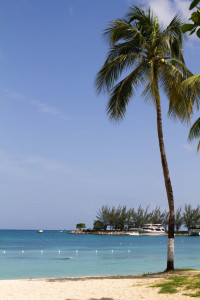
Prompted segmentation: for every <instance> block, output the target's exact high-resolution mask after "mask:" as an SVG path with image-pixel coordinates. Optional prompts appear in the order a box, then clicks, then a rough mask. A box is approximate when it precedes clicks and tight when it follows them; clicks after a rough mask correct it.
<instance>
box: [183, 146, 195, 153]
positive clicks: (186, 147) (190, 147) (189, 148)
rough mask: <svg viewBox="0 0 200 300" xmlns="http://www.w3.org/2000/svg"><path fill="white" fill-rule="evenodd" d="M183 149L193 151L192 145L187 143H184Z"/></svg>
mask: <svg viewBox="0 0 200 300" xmlns="http://www.w3.org/2000/svg"><path fill="white" fill-rule="evenodd" d="M183 149H184V150H185V151H188V152H190V151H193V147H192V146H191V145H189V144H184V145H183Z"/></svg>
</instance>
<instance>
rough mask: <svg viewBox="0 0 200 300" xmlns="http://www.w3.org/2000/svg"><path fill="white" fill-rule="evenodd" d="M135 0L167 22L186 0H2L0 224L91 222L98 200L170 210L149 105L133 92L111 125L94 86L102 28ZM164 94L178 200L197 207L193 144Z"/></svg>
mask: <svg viewBox="0 0 200 300" xmlns="http://www.w3.org/2000/svg"><path fill="white" fill-rule="evenodd" d="M138 3H140V4H141V5H148V4H150V5H151V7H152V8H153V9H154V10H155V12H156V14H158V16H159V19H160V20H161V21H162V22H163V23H164V24H165V23H167V22H169V20H170V19H171V18H172V17H173V15H174V14H175V13H177V12H181V13H182V14H183V15H184V16H185V18H186V19H187V17H188V14H189V12H188V7H189V3H190V1H188V0H186V1H184V0H174V1H169V0H160V1H158V0H149V1H145V0H144V1H140V2H137V1H129V0H95V1H94V0H85V1H82V0H75V1H74V0H73V1H72V0H59V1H55V0H43V1H34V0H17V1H12V0H0V7H1V9H0V20H1V21H0V22H1V44H0V64H1V68H0V70H1V81H0V202H1V209H0V228H21V229H28V228H30V229H31V228H42V229H59V228H66V229H67V228H69V229H70V228H71V229H72V228H75V224H76V223H78V222H85V223H86V225H87V227H91V226H92V223H93V220H94V219H95V216H96V211H97V210H98V209H99V208H100V207H101V206H102V205H103V204H108V205H110V206H112V205H115V206H118V205H119V204H121V205H127V207H128V208H129V207H135V208H137V207H138V205H139V204H142V205H143V206H144V207H145V206H147V205H149V204H150V205H151V208H154V207H155V206H157V205H159V206H160V207H161V208H162V209H165V208H167V198H166V194H165V189H164V181H163V177H162V169H161V163H160V154H159V148H158V141H157V132H156V114H155V109H154V107H153V106H152V105H151V104H147V103H145V102H144V100H143V99H142V98H141V95H140V93H138V94H137V95H136V96H135V98H134V99H133V101H131V103H130V105H129V107H128V110H127V115H126V118H125V119H124V121H123V122H121V123H120V124H115V123H112V122H110V121H109V120H108V117H107V116H106V114H105V107H106V101H107V96H105V95H101V96H98V97H97V95H96V92H95V86H94V80H95V75H96V73H97V72H98V70H99V69H100V67H101V66H102V64H103V62H104V59H105V56H106V52H107V49H108V48H107V44H106V41H105V40H104V39H103V38H102V32H103V30H104V29H105V28H106V26H107V25H108V22H109V21H111V20H113V19H115V18H119V17H123V16H124V14H125V13H126V12H127V9H128V6H130V5H131V4H137V5H138ZM199 47H200V41H199V40H197V39H195V38H193V37H192V38H190V39H188V41H187V42H186V45H185V59H186V63H187V66H188V67H189V68H190V69H191V71H192V72H193V73H199V70H200V63H199V55H198V53H199ZM162 100H163V126H164V138H165V145H166V152H167V157H168V162H169V169H170V174H171V179H172V185H173V190H174V197H175V205H176V208H177V207H178V206H180V205H184V204H185V203H191V204H192V205H193V206H196V205H197V204H198V203H199V187H198V184H199V162H200V158H199V155H197V154H196V143H192V144H188V143H187V135H188V128H187V126H185V125H183V124H180V123H178V122H174V121H172V120H170V119H168V118H167V100H166V98H165V97H164V96H163V97H162Z"/></svg>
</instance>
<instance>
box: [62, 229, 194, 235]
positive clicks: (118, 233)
mask: <svg viewBox="0 0 200 300" xmlns="http://www.w3.org/2000/svg"><path fill="white" fill-rule="evenodd" d="M135 231H136V232H137V230H135ZM135 231H132V230H130V231H88V232H87V231H79V230H72V231H70V232H68V233H67V234H83V235H84V234H85V235H87V234H91V235H127V236H129V235H128V233H131V232H135ZM133 236H145V235H133ZM149 236H156V235H149ZM157 236H167V233H166V234H163V235H157ZM175 236H189V235H188V233H176V234H175Z"/></svg>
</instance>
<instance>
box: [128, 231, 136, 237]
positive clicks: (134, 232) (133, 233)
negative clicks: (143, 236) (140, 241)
mask: <svg viewBox="0 0 200 300" xmlns="http://www.w3.org/2000/svg"><path fill="white" fill-rule="evenodd" d="M125 235H135V236H136V235H139V231H130V232H126V233H125Z"/></svg>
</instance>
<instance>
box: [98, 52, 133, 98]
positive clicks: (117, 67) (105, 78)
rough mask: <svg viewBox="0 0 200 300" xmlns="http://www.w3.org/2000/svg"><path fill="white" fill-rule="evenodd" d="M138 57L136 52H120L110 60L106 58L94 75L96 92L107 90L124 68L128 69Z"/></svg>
mask: <svg viewBox="0 0 200 300" xmlns="http://www.w3.org/2000/svg"><path fill="white" fill-rule="evenodd" d="M136 59H138V55H137V54H121V55H119V56H117V57H116V58H114V59H112V60H111V61H109V60H106V61H105V63H104V65H103V67H102V68H101V69H100V71H99V72H98V74H97V76H96V87H97V92H98V93H100V92H102V90H104V91H107V92H109V91H110V89H111V88H112V87H113V85H114V83H115V82H116V81H117V80H118V78H119V76H120V75H121V74H122V72H123V71H124V70H125V69H128V68H129V67H130V66H132V65H133V64H134V63H135V60H136Z"/></svg>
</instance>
